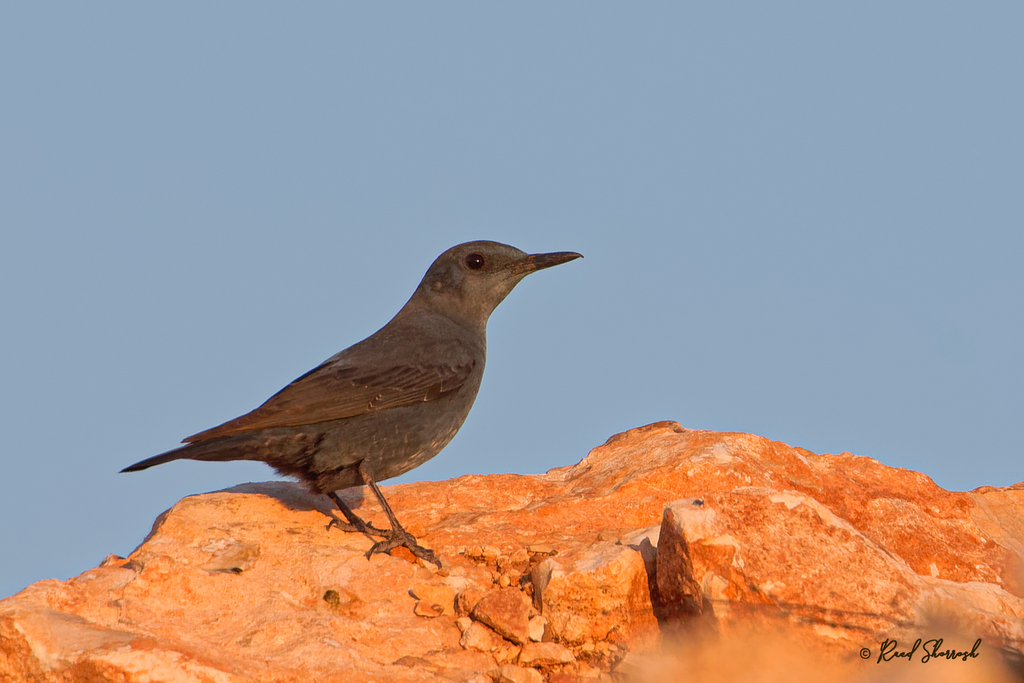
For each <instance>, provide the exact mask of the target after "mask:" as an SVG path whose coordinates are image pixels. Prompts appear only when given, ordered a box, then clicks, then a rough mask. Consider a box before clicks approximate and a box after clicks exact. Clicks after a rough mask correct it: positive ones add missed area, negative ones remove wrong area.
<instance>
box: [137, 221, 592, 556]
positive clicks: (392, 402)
mask: <svg viewBox="0 0 1024 683" xmlns="http://www.w3.org/2000/svg"><path fill="white" fill-rule="evenodd" d="M580 257H581V255H580V254H577V253H575V252H556V253H552V254H527V253H526V252H523V251H520V250H519V249H516V248H515V247H510V246H508V245H505V244H500V243H498V242H487V241H480V242H467V243H465V244H460V245H458V246H455V247H452V248H451V249H449V250H448V251H446V252H444V253H443V254H441V255H440V256H439V257H438V258H437V260H436V261H434V263H433V264H432V265H431V266H430V268H429V269H428V270H427V273H426V275H424V276H423V280H422V281H421V282H420V284H419V286H418V287H417V288H416V291H415V292H413V295H412V298H410V299H409V301H408V303H406V304H405V306H403V307H402V310H400V311H399V312H398V314H397V315H396V316H395V317H394V318H392V319H391V322H389V323H388V324H387V325H385V326H384V327H382V328H381V329H380V330H378V331H377V332H376V333H375V334H373V335H372V336H370V337H368V338H366V339H364V340H363V341H361V342H359V343H358V344H355V345H354V346H351V347H349V348H347V349H345V350H344V351H342V352H341V353H338V354H336V355H334V356H332V357H330V358H328V359H327V360H326V361H324V362H323V363H321V364H320V365H319V366H317V367H316V368H314V369H313V370H310V371H309V372H307V373H306V374H305V375H303V376H302V377H299V378H298V379H297V380H295V381H294V382H292V383H291V384H289V385H288V386H286V387H285V388H284V389H282V390H281V391H279V392H277V393H276V394H274V395H273V396H272V397H271V398H270V399H269V400H267V402H266V403H264V404H263V405H261V406H260V407H259V408H257V409H256V410H253V411H252V412H250V413H246V414H245V415H242V416H241V417H237V418H235V419H234V420H230V421H228V422H225V423H224V424H222V425H220V426H219V427H214V428H212V429H208V430H206V431H204V432H199V433H198V434H195V435H193V436H190V437H188V438H187V439H185V440H184V441H183V443H185V444H186V445H184V446H180V447H178V448H176V449H174V450H171V451H168V452H166V453H163V454H161V455H157V456H154V457H152V458H147V459H146V460H143V461H141V462H137V463H135V464H134V465H131V466H129V467H126V468H124V469H123V470H121V471H122V472H135V471H137V470H144V469H146V468H148V467H152V466H153V465H160V464H162V463H165V462H170V461H171V460H180V459H190V460H210V461H224V460H258V461H261V462H265V463H267V464H268V465H270V466H271V467H273V468H274V469H276V470H277V471H278V472H280V473H281V474H284V475H290V476H294V477H297V478H298V479H301V480H302V481H303V482H305V483H306V484H307V485H308V486H309V488H310V489H311V490H312V491H313V492H315V493H322V494H325V495H327V496H329V497H330V498H331V499H332V500H333V501H334V503H335V504H336V505H337V506H338V508H339V509H340V510H341V512H342V514H343V515H344V516H345V518H346V519H347V520H348V522H349V524H350V525H351V528H352V529H354V530H356V531H359V532H362V533H364V534H367V535H370V536H379V537H382V538H383V540H381V541H379V542H376V543H375V544H374V545H373V547H372V548H371V549H370V551H369V552H368V553H367V557H369V556H370V555H372V554H373V553H376V552H387V551H390V550H391V549H393V548H396V547H398V546H405V547H407V548H409V550H410V551H412V553H413V554H414V555H416V556H417V557H421V558H423V559H425V560H427V561H430V562H434V563H435V564H437V565H438V566H440V562H439V561H438V560H437V559H436V557H435V556H434V553H433V552H432V551H430V550H429V549H427V548H424V547H422V546H420V545H419V544H418V543H416V539H415V538H413V536H412V535H411V534H409V532H407V531H406V530H405V529H404V528H402V525H401V524H400V523H399V522H398V519H397V518H396V517H395V513H394V512H393V511H392V509H391V506H390V505H388V502H387V501H386V500H385V499H384V495H383V494H382V493H381V490H380V488H379V487H378V486H377V482H379V481H383V480H385V479H390V478H391V477H397V476H398V475H400V474H404V473H405V472H408V471H409V470H411V469H413V468H414V467H418V466H420V465H422V464H423V463H425V462H426V461H427V460H429V459H430V458H433V457H434V456H435V455H437V454H438V453H439V452H440V451H441V449H442V448H444V447H445V446H446V445H447V444H448V442H449V441H451V440H452V437H454V436H455V433H456V432H458V431H459V428H460V427H461V426H462V423H463V422H464V421H465V419H466V416H467V415H468V414H469V409H470V408H471V407H472V406H473V400H474V399H475V398H476V394H477V391H478V390H479V388H480V380H481V379H482V378H483V374H484V360H485V356H486V346H487V343H486V328H487V319H488V318H489V317H490V315H491V312H492V311H494V309H495V308H496V307H497V306H498V304H500V303H501V302H502V301H503V300H504V299H505V297H506V296H508V293H509V292H511V291H512V288H513V287H515V286H516V285H517V284H518V283H519V281H520V280H522V279H523V278H524V277H526V276H527V275H529V274H530V273H532V272H535V271H538V270H541V269H543V268H549V267H551V266H557V265H559V264H561V263H565V262H567V261H572V260H573V259H577V258H580ZM360 485H365V486H369V487H370V489H371V490H372V491H373V493H374V495H375V496H376V498H377V500H378V501H379V502H380V505H381V507H382V508H383V509H384V513H385V514H386V515H387V517H388V521H389V522H390V523H391V528H390V529H379V528H377V527H375V526H373V525H371V524H368V523H366V522H364V521H363V520H362V519H360V518H359V517H358V516H357V515H356V514H355V513H354V512H353V511H352V510H351V509H350V508H349V507H348V505H346V504H345V501H344V500H342V499H341V497H339V496H338V495H337V493H336V491H339V490H341V489H346V488H349V487H352V486H360ZM334 523H335V522H332V524H334ZM330 526H331V525H328V528H330ZM339 526H341V525H340V524H339Z"/></svg>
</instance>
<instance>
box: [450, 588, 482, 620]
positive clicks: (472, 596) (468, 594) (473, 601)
mask: <svg viewBox="0 0 1024 683" xmlns="http://www.w3.org/2000/svg"><path fill="white" fill-rule="evenodd" d="M486 594H487V591H484V590H481V589H480V588H467V589H466V590H464V591H462V592H461V593H459V595H458V598H456V607H458V610H459V614H469V613H470V612H472V611H473V608H474V607H476V605H477V603H478V602H480V598H482V597H484V595H486Z"/></svg>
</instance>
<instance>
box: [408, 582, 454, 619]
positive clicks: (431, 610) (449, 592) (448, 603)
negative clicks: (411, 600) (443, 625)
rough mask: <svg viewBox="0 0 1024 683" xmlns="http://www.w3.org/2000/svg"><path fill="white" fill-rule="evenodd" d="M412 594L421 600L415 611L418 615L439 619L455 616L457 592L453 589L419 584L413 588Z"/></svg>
mask: <svg viewBox="0 0 1024 683" xmlns="http://www.w3.org/2000/svg"><path fill="white" fill-rule="evenodd" d="M411 592H412V594H413V596H415V597H416V598H418V599H419V602H417V603H416V608H415V609H414V610H413V611H414V612H415V613H416V614H417V615H419V616H421V617H439V616H441V615H445V616H448V615H454V614H455V591H454V589H452V588H451V587H449V586H433V585H431V584H429V583H417V584H415V585H414V586H413V587H412V591H411Z"/></svg>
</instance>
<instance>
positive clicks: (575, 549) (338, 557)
mask: <svg viewBox="0 0 1024 683" xmlns="http://www.w3.org/2000/svg"><path fill="white" fill-rule="evenodd" d="M359 493H360V492H359V491H358V490H353V491H349V492H346V494H345V497H346V499H347V500H348V501H349V502H350V504H351V505H352V507H353V508H355V509H357V510H358V511H359V513H360V514H361V515H363V516H364V517H366V518H369V519H370V520H372V521H373V522H374V523H376V524H378V525H386V520H385V518H384V516H383V514H382V513H381V511H380V510H379V508H378V507H377V506H376V503H375V502H374V501H372V499H371V500H363V499H361V498H360V497H359ZM388 497H389V500H390V501H391V503H392V505H393V506H394V508H395V509H396V510H397V511H398V514H399V516H400V518H401V519H402V520H403V521H404V522H405V523H406V525H407V527H408V529H409V530H410V531H411V532H412V533H413V534H415V535H416V536H418V537H419V538H420V540H421V541H422V542H423V544H425V545H427V546H429V547H431V548H432V549H434V550H435V551H436V552H437V553H438V555H439V556H440V557H441V558H442V562H443V564H444V567H443V568H442V569H440V570H438V569H437V568H436V567H434V566H433V565H425V564H424V563H422V562H420V561H417V560H415V559H414V558H413V557H412V556H411V555H409V554H408V553H406V552H405V551H404V550H397V551H395V553H394V555H393V556H380V555H377V556H374V557H372V558H370V559H369V560H367V559H366V558H365V557H364V553H365V552H366V550H367V549H368V548H369V546H370V540H369V539H367V538H365V537H363V536H361V535H359V534H354V533H345V532H341V531H339V530H337V529H332V530H330V531H328V530H326V529H325V526H326V521H327V519H328V515H330V514H331V506H330V504H329V501H328V500H327V499H326V498H321V497H319V496H313V495H311V494H308V493H306V492H305V491H304V490H303V489H302V488H301V487H299V486H298V485H294V484H287V483H266V484H247V485H244V486H239V487H235V488H233V489H231V490H228V491H221V492H217V493H210V494H204V495H199V496H193V497H189V498H186V499H184V500H182V501H180V502H179V503H178V504H177V505H175V506H174V507H173V508H172V509H171V510H169V511H167V512H166V513H164V514H163V515H161V516H160V518H158V519H157V520H156V523H155V524H154V526H153V531H152V533H151V534H150V535H149V537H148V538H147V539H146V540H145V541H144V542H143V544H142V545H141V546H139V548H138V549H137V550H136V551H135V552H133V553H132V554H131V555H130V556H129V557H128V558H119V557H114V556H110V557H108V558H107V560H105V561H104V562H103V563H102V564H101V565H100V566H99V567H97V568H95V569H92V570H89V571H87V572H85V573H84V574H82V575H80V576H78V577H75V578H73V579H70V580H68V581H63V582H61V581H41V582H39V583H36V584H33V585H32V586H29V587H28V588H26V589H25V590H24V591H22V592H21V593H18V594H17V595H15V596H12V597H10V598H7V599H5V600H2V601H0V681H61V682H62V683H78V682H84V681H105V680H111V681H125V682H135V681H138V682H142V681H168V682H171V681H216V682H218V683H220V682H224V683H228V682H234V681H279V682H281V683H284V682H285V681H314V680H315V681H323V682H327V681H339V682H341V681H345V682H346V683H351V682H353V681H475V682H477V683H484V682H486V681H506V680H507V681H545V680H546V681H549V682H551V683H557V682H560V683H569V682H571V681H589V680H594V681H596V680H612V679H616V680H629V679H638V680H672V679H675V678H678V677H679V675H678V673H679V671H681V670H683V669H685V671H686V674H687V677H688V679H689V680H727V679H728V678H729V676H732V675H734V674H733V673H730V672H731V671H733V670H734V669H735V676H737V677H738V678H739V677H741V676H742V674H741V673H740V672H741V671H742V669H741V668H740V669H737V668H736V667H737V666H738V665H737V662H739V661H740V660H744V658H746V659H747V660H749V661H753V660H751V659H750V658H751V657H754V656H755V654H752V653H757V652H760V653H762V654H761V655H759V656H760V657H761V659H762V660H763V661H761V663H760V664H757V666H760V667H764V666H767V665H768V664H767V662H775V663H776V664H777V665H780V666H785V667H786V669H785V671H786V673H787V674H788V675H789V678H790V680H800V675H802V674H801V673H800V672H802V671H804V670H805V669H806V668H807V667H810V669H809V670H813V669H814V667H820V666H827V667H828V669H827V671H828V673H829V675H828V679H829V680H838V679H839V678H841V677H842V676H843V675H849V676H852V677H858V676H861V677H862V676H864V675H867V674H874V675H877V676H882V675H884V676H887V677H891V676H895V675H896V674H895V673H894V671H895V669H894V668H893V667H895V666H897V665H899V663H900V662H901V661H903V662H906V661H908V660H919V659H920V658H921V656H922V655H923V654H924V653H925V652H926V651H927V648H928V647H929V644H928V642H929V640H934V639H937V638H943V639H944V641H943V642H944V645H942V646H941V648H940V649H941V650H942V651H945V652H947V659H946V660H945V661H946V662H947V663H948V664H949V665H950V666H952V665H953V662H952V661H951V660H949V659H948V657H949V654H948V653H949V651H950V650H955V651H961V655H962V657H961V659H966V660H967V661H960V660H959V659H958V660H956V662H955V663H957V664H958V665H960V666H962V667H974V668H972V669H970V671H974V672H981V673H978V674H977V676H980V678H977V677H976V680H1002V679H1000V678H999V677H1001V676H1009V675H1011V674H1010V671H1011V670H1012V665H1013V662H1015V661H1016V659H1015V658H1016V657H1018V654H1019V653H1020V652H1021V651H1022V650H1024V629H1022V623H1024V621H1022V620H1024V562H1022V558H1024V522H1022V521H1021V520H1022V519H1024V516H1022V512H1024V487H1022V485H1017V486H1014V487H1009V488H991V487H985V488H982V489H978V490H975V491H972V492H968V493H962V492H951V491H946V490H943V489H941V488H940V487H938V486H937V485H936V484H935V483H934V482H932V481H931V480H930V479H928V477H926V476H924V475H922V474H919V473H916V472H910V471H907V470H902V469H896V468H891V467H886V466H884V465H882V464H880V463H878V462H877V461H875V460H872V459H870V458H863V457H857V456H853V455H850V454H846V453H844V454H841V455H815V454H813V453H810V452H809V451H806V450H802V449H799V448H792V447H790V446H787V445H785V444H782V443H778V442H773V441H769V440H767V439H764V438H760V437H756V436H751V435H747V434H733V433H717V432H705V431H693V430H687V429H683V428H682V427H680V426H679V425H678V424H676V423H670V422H662V423H657V424H654V425H649V426H647V427H642V428H639V429H634V430H631V431H629V432H625V433H623V434H619V435H616V436H614V437H612V438H611V439H609V441H608V442H607V443H606V444H604V445H603V446H600V447H598V448H595V449H594V450H593V451H591V452H590V454H589V455H588V456H587V457H586V458H584V459H583V460H582V461H581V462H580V463H578V464H577V465H574V466H572V467H565V468H559V469H555V470H551V471H550V472H548V473H547V474H544V475H539V476H522V475H493V476H486V477H485V476H467V477H460V478H458V479H453V480H450V481H443V482H421V483H417V484H408V485H401V486H394V487H390V488H389V489H388ZM918 638H921V639H922V643H923V644H922V645H919V646H918V648H917V649H916V650H914V654H913V656H912V657H906V658H896V657H895V654H893V653H897V654H898V653H900V652H905V651H910V650H911V648H912V647H913V644H914V641H915V640H916V639H918ZM886 639H888V640H889V641H890V643H892V642H893V641H895V642H896V643H897V644H896V645H891V644H886V645H883V643H884V641H886ZM977 639H981V644H979V645H977V646H974V643H975V641H976V640H977ZM735 643H744V644H745V646H744V647H743V648H741V650H734V649H733V648H734V647H735V645H734V644H735ZM754 643H758V644H759V645H756V646H755V645H752V644H754ZM766 643H767V644H766ZM887 647H888V648H890V650H889V654H890V655H892V656H891V657H890V659H889V660H886V659H885V654H886V648H887ZM972 647H973V652H972ZM738 651H742V652H743V653H744V654H743V655H742V656H738V655H736V654H735V653H736V652H738ZM782 651H785V652H787V653H789V654H787V655H785V656H783V655H782V654H781V652H782ZM793 652H800V653H802V655H801V657H800V662H801V663H794V662H793V655H792V653H793ZM864 652H866V653H867V656H866V657H865V655H864ZM709 653H711V654H710V655H709ZM765 653H770V654H765ZM880 656H881V657H882V660H881V661H879V657H880ZM709 657H710V659H709ZM710 660H715V661H717V662H718V665H717V666H719V668H718V669H716V668H715V666H711V665H708V664H707V663H708V662H709V661H710ZM932 661H933V663H932V664H928V665H927V666H929V667H932V668H930V669H929V675H932V676H936V675H938V674H940V673H941V674H942V675H945V673H942V671H939V668H938V666H936V665H935V664H934V662H935V661H938V660H936V659H933V660H932ZM779 662H782V663H783V664H779ZM1003 662H1009V663H1010V669H1007V668H1005V667H1004V666H1003V664H1002V663H1003ZM698 663H701V664H700V666H698ZM726 664H727V665H728V667H732V668H728V667H727V668H726V669H723V668H721V667H722V666H725V665H726ZM940 664H941V662H940ZM915 665H918V666H925V665H923V664H920V663H916V662H915ZM673 667H675V668H673ZM680 667H682V668H680ZM886 667H889V668H886ZM979 667H981V668H979ZM986 667H987V668H986ZM904 670H905V667H904ZM967 670H968V669H967V668H964V669H961V670H958V672H957V675H958V676H961V675H963V673H964V671H967ZM915 671H916V670H915ZM943 671H945V670H943ZM673 672H674V673H673ZM820 675H821V671H820V670H817V671H814V672H813V673H812V674H808V676H811V678H814V677H820ZM900 675H903V674H900ZM702 676H703V677H704V678H702ZM738 678H737V679H738ZM939 678H941V676H939ZM894 680H895V679H894ZM900 680H906V678H905V677H904V678H901V679H900ZM950 680H953V679H950Z"/></svg>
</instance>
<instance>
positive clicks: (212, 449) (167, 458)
mask: <svg viewBox="0 0 1024 683" xmlns="http://www.w3.org/2000/svg"><path fill="white" fill-rule="evenodd" d="M228 440H231V437H221V438H219V439H210V440H209V441H200V442H198V443H190V444H185V445H184V446H179V447H178V448H175V449H173V450H170V451H167V452H166V453H161V454H160V455H154V456H153V457H152V458H146V459H145V460H140V461H139V462H137V463H135V464H134V465H129V466H128V467H125V468H124V469H123V470H121V471H122V472H138V471H139V470H145V469H149V468H150V467H153V466H154V465H163V464H164V463H165V462H171V461H172V460H207V461H211V460H217V461H219V460H246V459H248V458H246V457H245V454H244V453H240V452H238V451H236V450H234V449H232V448H230V447H225V446H226V445H227V444H225V443H224V442H225V441H228Z"/></svg>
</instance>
